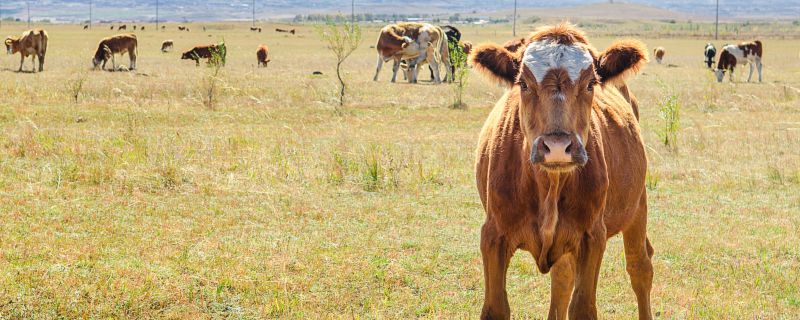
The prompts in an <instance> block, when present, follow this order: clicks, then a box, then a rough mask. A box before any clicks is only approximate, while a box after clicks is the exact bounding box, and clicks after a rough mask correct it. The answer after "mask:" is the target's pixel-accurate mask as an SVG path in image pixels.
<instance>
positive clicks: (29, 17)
mask: <svg viewBox="0 0 800 320" xmlns="http://www.w3.org/2000/svg"><path fill="white" fill-rule="evenodd" d="M26 2H27V3H28V28H29V29H30V27H31V0H28V1H26Z"/></svg>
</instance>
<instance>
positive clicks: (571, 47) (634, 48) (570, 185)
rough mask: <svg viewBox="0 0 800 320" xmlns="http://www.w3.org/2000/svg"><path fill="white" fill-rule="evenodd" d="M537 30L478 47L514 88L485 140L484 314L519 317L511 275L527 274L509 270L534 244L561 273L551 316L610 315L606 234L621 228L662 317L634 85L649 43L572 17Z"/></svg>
mask: <svg viewBox="0 0 800 320" xmlns="http://www.w3.org/2000/svg"><path fill="white" fill-rule="evenodd" d="M526 42H527V43H528V45H526V46H525V48H524V49H520V50H517V51H516V52H510V51H508V50H506V49H505V48H503V47H502V46H499V45H495V44H485V45H481V46H479V47H477V48H475V50H473V52H472V55H471V56H470V62H471V63H472V64H473V66H475V69H476V70H478V71H480V72H481V73H483V74H484V75H486V76H487V78H489V79H492V80H494V81H495V82H498V83H501V84H503V85H504V86H505V87H507V88H508V90H506V92H505V93H504V94H503V96H502V97H501V98H500V100H499V101H497V104H495V106H494V109H493V110H492V111H491V113H490V114H489V116H488V117H487V119H486V122H485V123H484V125H483V129H482V130H481V133H480V136H479V138H478V147H477V150H476V152H475V155H476V156H475V159H476V161H475V175H476V182H477V183H476V184H477V188H478V194H479V196H480V200H481V203H482V205H483V206H482V208H483V209H484V211H485V220H484V223H483V227H482V228H481V231H480V233H481V235H480V251H481V255H482V258H483V261H482V262H483V275H484V277H483V279H484V285H485V290H484V292H483V295H484V300H483V309H482V311H481V315H480V318H481V319H510V318H511V308H510V306H509V299H508V291H507V290H506V287H507V286H509V284H510V282H511V281H512V280H515V279H513V278H512V279H509V278H508V277H507V273H508V270H509V265H510V264H511V261H512V258H513V256H514V254H515V252H516V251H518V250H523V251H527V252H529V253H530V254H531V255H532V256H533V260H534V262H535V263H534V265H535V266H536V267H537V269H538V270H539V272H541V273H544V274H546V273H550V278H551V283H550V308H549V316H548V317H547V318H548V319H598V315H597V311H598V309H601V310H602V308H598V307H597V287H598V278H599V275H601V274H602V276H603V277H608V276H610V274H607V272H606V271H603V272H601V264H602V261H603V255H604V252H605V251H606V243H607V241H608V239H609V238H611V237H614V236H615V235H617V234H620V233H621V234H622V238H623V239H622V240H623V242H624V253H625V254H624V257H622V256H620V257H622V258H623V259H624V260H625V268H624V269H625V270H626V271H627V273H628V275H629V277H630V282H631V286H632V287H633V293H634V294H635V296H636V302H637V305H638V316H639V319H652V317H653V314H652V311H651V302H650V291H651V288H652V285H653V265H652V256H653V247H652V246H651V244H650V240H649V239H648V235H647V218H648V217H647V215H648V214H647V188H646V185H645V178H646V174H647V152H646V149H645V144H644V142H643V137H642V130H641V129H640V126H639V121H638V119H637V117H636V110H637V109H638V107H637V103H636V99H635V98H634V97H633V96H632V95H631V94H630V91H628V90H627V85H626V77H628V76H629V75H631V74H633V73H635V72H636V71H637V70H639V69H640V68H641V67H642V65H643V64H644V62H645V61H646V59H647V58H646V57H647V49H646V48H645V47H644V44H642V43H641V42H638V41H635V40H627V41H620V42H616V43H613V44H612V45H611V47H609V48H608V49H606V50H605V51H602V52H599V51H597V50H595V49H594V48H593V47H592V46H591V45H590V44H589V42H588V40H587V39H586V37H585V35H584V34H583V32H581V31H580V30H577V29H576V28H575V27H572V26H569V25H559V26H555V27H546V28H540V29H539V30H537V32H535V33H534V34H532V35H531V36H530V37H529V38H528V41H526ZM614 259H616V256H615V257H614ZM517 282H518V283H519V281H517ZM607 299H608V297H605V299H604V300H607ZM515 300H516V299H515ZM515 304H519V303H515ZM619 311H620V310H619V309H617V310H616V312H619ZM628 312H629V311H628V309H626V310H624V311H623V313H624V314H622V315H620V314H616V316H620V317H623V318H632V317H631V315H630V314H628Z"/></svg>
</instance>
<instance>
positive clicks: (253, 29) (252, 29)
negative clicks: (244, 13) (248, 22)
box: [250, 27, 258, 31]
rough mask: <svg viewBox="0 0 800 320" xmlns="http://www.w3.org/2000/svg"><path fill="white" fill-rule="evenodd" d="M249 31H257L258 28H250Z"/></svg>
mask: <svg viewBox="0 0 800 320" xmlns="http://www.w3.org/2000/svg"><path fill="white" fill-rule="evenodd" d="M250 31H258V27H250Z"/></svg>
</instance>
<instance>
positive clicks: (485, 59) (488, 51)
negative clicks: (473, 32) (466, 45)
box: [469, 43, 520, 87]
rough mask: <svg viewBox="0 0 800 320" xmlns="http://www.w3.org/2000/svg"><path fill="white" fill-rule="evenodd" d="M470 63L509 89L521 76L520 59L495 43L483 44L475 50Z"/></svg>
mask: <svg viewBox="0 0 800 320" xmlns="http://www.w3.org/2000/svg"><path fill="white" fill-rule="evenodd" d="M469 61H470V64H471V65H472V66H474V67H475V69H477V70H478V71H480V72H481V73H483V74H484V75H485V76H487V77H489V79H491V80H494V81H497V82H498V83H500V84H503V85H507V86H509V87H510V86H512V85H513V84H514V81H516V79H517V75H518V74H519V65H520V59H519V57H517V56H516V55H515V54H513V53H511V52H510V51H508V50H506V48H503V47H501V46H499V45H496V44H493V43H492V44H482V45H480V46H478V47H477V48H475V49H473V50H472V53H471V54H470V56H469Z"/></svg>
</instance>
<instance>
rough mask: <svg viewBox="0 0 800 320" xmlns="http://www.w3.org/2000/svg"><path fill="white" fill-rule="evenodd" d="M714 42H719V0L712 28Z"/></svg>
mask: <svg viewBox="0 0 800 320" xmlns="http://www.w3.org/2000/svg"><path fill="white" fill-rule="evenodd" d="M714 40H719V0H717V21H716V23H715V27H714Z"/></svg>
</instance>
